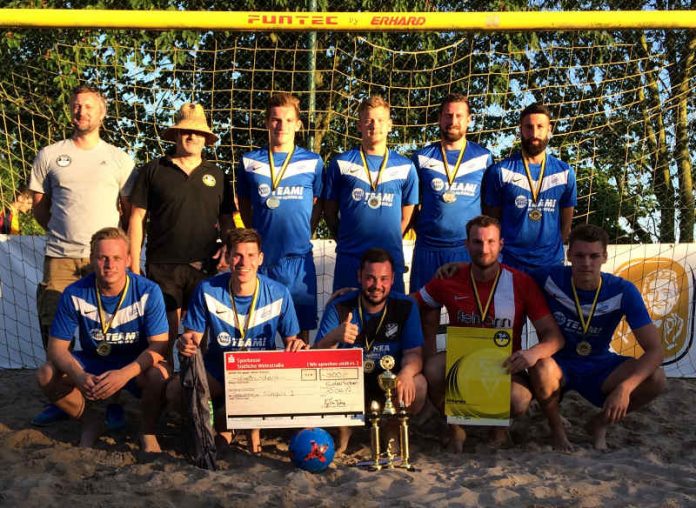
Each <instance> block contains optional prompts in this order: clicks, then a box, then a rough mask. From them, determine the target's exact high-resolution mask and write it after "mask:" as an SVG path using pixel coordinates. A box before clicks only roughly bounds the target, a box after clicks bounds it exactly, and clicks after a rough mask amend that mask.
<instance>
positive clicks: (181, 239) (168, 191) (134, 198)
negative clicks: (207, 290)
mask: <svg viewBox="0 0 696 508" xmlns="http://www.w3.org/2000/svg"><path fill="white" fill-rule="evenodd" d="M130 200H131V203H132V204H133V205H134V206H137V207H139V208H144V209H145V210H147V211H148V215H149V223H148V228H147V260H148V262H149V263H191V262H193V261H206V260H208V259H209V258H210V257H211V256H212V255H213V254H214V253H215V251H216V250H217V243H216V242H217V239H218V236H219V231H218V230H219V225H218V217H219V216H220V215H225V214H232V212H233V211H234V200H233V197H232V182H231V179H230V178H229V176H227V175H225V173H224V172H223V171H222V170H221V169H220V168H218V167H217V166H216V165H215V164H213V163H212V162H208V161H203V163H202V164H201V165H200V166H198V167H197V168H196V169H194V170H193V171H192V172H191V174H190V175H187V174H186V173H185V172H184V171H183V170H182V169H181V168H179V167H178V166H177V165H176V164H174V163H173V162H172V161H171V160H170V159H168V158H167V157H161V158H159V159H157V160H153V161H151V162H150V163H148V164H146V165H145V166H143V167H142V168H140V170H139V174H138V178H137V180H136V182H135V186H134V187H133V191H132V193H131V196H130Z"/></svg>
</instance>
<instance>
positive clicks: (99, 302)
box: [94, 274, 130, 340]
mask: <svg viewBox="0 0 696 508" xmlns="http://www.w3.org/2000/svg"><path fill="white" fill-rule="evenodd" d="M129 284H130V277H128V274H126V285H125V286H123V289H122V290H121V295H120V298H119V300H118V304H116V308H115V309H114V313H113V314H111V319H109V322H108V323H107V322H106V316H105V315H104V306H103V305H102V299H101V293H100V292H99V286H98V285H97V279H96V277H95V278H94V289H95V290H96V292H97V310H98V314H99V328H101V331H102V335H103V336H104V340H106V333H107V332H108V331H109V328H111V324H112V323H113V322H114V319H115V318H116V314H118V311H119V309H120V308H121V305H123V302H124V301H125V299H126V293H128V286H129Z"/></svg>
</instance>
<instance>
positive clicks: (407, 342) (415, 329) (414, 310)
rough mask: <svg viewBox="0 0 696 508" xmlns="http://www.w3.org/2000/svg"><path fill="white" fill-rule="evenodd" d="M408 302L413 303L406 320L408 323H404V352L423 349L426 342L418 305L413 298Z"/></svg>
mask: <svg viewBox="0 0 696 508" xmlns="http://www.w3.org/2000/svg"><path fill="white" fill-rule="evenodd" d="M408 300H409V302H410V303H411V310H410V311H409V313H408V317H407V318H406V323H404V336H403V337H404V338H403V341H402V346H403V349H404V350H407V349H413V348H416V347H422V346H423V343H424V342H425V340H424V338H423V327H422V326H421V319H420V313H419V312H418V304H417V303H416V302H415V301H414V300H413V299H412V298H409V299H408Z"/></svg>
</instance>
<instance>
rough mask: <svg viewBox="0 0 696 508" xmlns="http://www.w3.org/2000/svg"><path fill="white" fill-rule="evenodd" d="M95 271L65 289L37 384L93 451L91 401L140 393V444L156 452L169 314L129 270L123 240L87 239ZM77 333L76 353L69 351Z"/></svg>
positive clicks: (104, 233) (116, 233)
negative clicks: (74, 422)
mask: <svg viewBox="0 0 696 508" xmlns="http://www.w3.org/2000/svg"><path fill="white" fill-rule="evenodd" d="M91 245H92V247H91V260H92V268H93V270H94V273H92V274H90V275H88V276H86V277H84V278H82V279H80V280H78V281H77V282H75V283H73V284H71V285H69V286H68V287H67V288H66V289H65V291H64V292H63V295H62V296H61V299H60V303H59V305H58V310H57V312H56V315H55V318H54V320H53V324H52V325H51V332H50V339H49V342H48V361H47V362H46V363H45V364H44V365H43V366H42V367H41V368H40V369H39V370H38V372H37V378H38V381H39V386H40V387H41V389H42V390H43V391H44V393H45V394H46V395H47V396H48V397H49V398H50V399H51V401H52V402H53V403H54V404H55V405H56V406H58V407H59V408H60V409H62V410H63V411H65V413H67V414H68V415H69V416H71V417H72V418H74V419H76V420H80V421H81V422H82V436H81V438H80V446H82V447H92V446H93V445H94V443H95V441H96V440H97V438H98V437H99V434H100V433H101V430H102V429H101V427H102V423H103V417H102V416H101V415H100V414H99V411H97V409H96V408H95V407H94V402H97V401H103V400H106V399H109V398H110V397H112V396H113V395H115V394H117V393H118V392H119V391H120V390H121V389H122V388H125V389H127V390H128V391H130V392H131V393H133V394H134V395H136V396H141V408H142V419H143V421H142V429H141V445H142V448H143V450H144V451H147V452H159V451H160V447H159V443H158V442H157V438H156V437H155V429H156V427H157V418H158V416H159V413H160V409H161V407H162V390H163V389H164V382H165V380H166V379H167V377H168V370H167V365H166V362H165V361H164V356H163V355H164V354H165V352H166V350H167V330H168V327H167V316H166V313H165V310H164V300H163V299H162V292H161V291H160V289H159V287H158V286H157V285H156V284H155V283H154V282H151V281H149V280H147V279H146V278H145V277H141V276H139V275H135V274H133V273H129V272H128V271H127V267H128V263H129V262H130V259H129V256H128V247H129V246H128V236H126V234H125V233H124V232H123V231H122V230H120V229H118V228H112V227H109V228H104V229H101V230H99V231H97V232H96V233H95V234H94V235H93V236H92V241H91ZM75 330H78V331H79V336H80V346H81V351H70V342H71V341H72V338H73V335H74V334H75Z"/></svg>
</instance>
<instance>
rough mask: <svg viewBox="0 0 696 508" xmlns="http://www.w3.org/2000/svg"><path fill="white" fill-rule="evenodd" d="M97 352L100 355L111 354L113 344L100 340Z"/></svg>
mask: <svg viewBox="0 0 696 508" xmlns="http://www.w3.org/2000/svg"><path fill="white" fill-rule="evenodd" d="M97 354H98V355H99V356H109V355H110V354H111V344H109V343H108V342H106V341H104V342H100V343H99V345H98V346H97Z"/></svg>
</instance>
